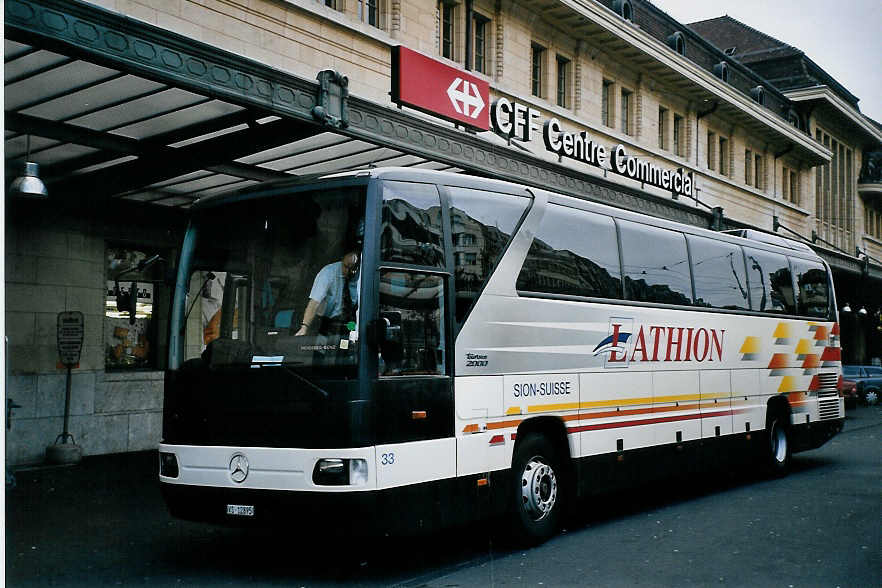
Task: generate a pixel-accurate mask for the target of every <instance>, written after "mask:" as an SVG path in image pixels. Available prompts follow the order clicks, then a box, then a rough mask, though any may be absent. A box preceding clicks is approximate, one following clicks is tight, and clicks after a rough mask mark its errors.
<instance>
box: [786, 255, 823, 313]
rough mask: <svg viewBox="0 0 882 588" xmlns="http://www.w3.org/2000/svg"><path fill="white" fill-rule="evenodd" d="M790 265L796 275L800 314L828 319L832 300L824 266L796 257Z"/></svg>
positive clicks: (791, 259)
mask: <svg viewBox="0 0 882 588" xmlns="http://www.w3.org/2000/svg"><path fill="white" fill-rule="evenodd" d="M790 265H791V266H792V267H793V273H794V274H796V276H795V277H796V287H797V288H798V292H797V297H798V303H799V314H802V315H806V316H811V317H817V318H827V317H828V316H829V314H830V300H829V294H828V286H827V271H826V270H825V269H824V265H823V264H820V263H818V262H815V261H807V260H805V259H797V258H794V257H792V258H790Z"/></svg>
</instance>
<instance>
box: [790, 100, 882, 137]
mask: <svg viewBox="0 0 882 588" xmlns="http://www.w3.org/2000/svg"><path fill="white" fill-rule="evenodd" d="M784 95H785V96H787V98H789V99H790V100H792V101H793V102H806V101H811V100H824V101H826V102H828V103H829V104H830V105H831V106H833V108H835V109H836V110H837V111H839V112H840V113H841V114H843V115H844V116H845V117H846V118H847V119H848V120H850V121H851V122H852V123H854V125H855V127H857V128H858V129H859V130H861V131H863V132H864V133H865V134H866V135H867V136H869V137H870V138H871V139H873V140H874V141H876V142H878V143H880V144H882V130H880V129H879V128H877V127H876V126H874V125H873V124H872V123H871V122H870V121H868V120H867V119H866V117H865V116H864V115H863V114H861V113H860V112H859V111H858V110H856V109H855V108H854V107H852V105H851V104H849V103H848V102H846V101H845V100H843V99H842V98H840V97H839V96H838V95H837V94H836V93H835V92H834V91H833V90H831V89H830V87H829V86H815V87H813V88H803V89H801V90H788V91H786V92H784Z"/></svg>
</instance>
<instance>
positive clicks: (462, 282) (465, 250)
mask: <svg viewBox="0 0 882 588" xmlns="http://www.w3.org/2000/svg"><path fill="white" fill-rule="evenodd" d="M447 190H448V193H449V195H450V219H451V224H452V229H451V235H452V237H453V263H454V266H455V268H456V269H455V277H456V320H457V321H458V322H460V323H461V322H462V321H463V320H465V317H466V314H467V313H468V311H469V309H470V308H471V306H472V303H473V302H474V301H475V300H476V299H477V297H478V293H479V292H480V291H481V288H482V287H483V286H484V284H485V283H486V282H487V279H488V278H489V277H490V273H491V272H492V271H493V268H494V267H495V266H496V262H497V261H498V260H499V256H500V255H501V254H502V252H503V250H504V249H505V247H506V245H508V242H509V241H510V240H511V236H512V234H514V231H515V228H516V227H517V225H518V222H519V221H520V219H521V217H522V216H523V215H524V211H526V210H527V206H529V204H530V200H529V199H528V198H524V197H521V196H513V195H510V194H499V193H493V192H484V191H481V190H471V189H467V188H455V187H448V188H447Z"/></svg>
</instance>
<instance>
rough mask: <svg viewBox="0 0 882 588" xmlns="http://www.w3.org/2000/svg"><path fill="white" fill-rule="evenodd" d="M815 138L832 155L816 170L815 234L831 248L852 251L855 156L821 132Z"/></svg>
mask: <svg viewBox="0 0 882 588" xmlns="http://www.w3.org/2000/svg"><path fill="white" fill-rule="evenodd" d="M815 138H816V139H817V141H818V143H821V144H823V145H824V147H826V148H827V149H829V150H830V151H831V153H832V155H833V157H832V159H831V160H830V163H828V164H826V165H823V166H819V167H816V168H815V181H816V184H815V193H816V198H817V201H816V202H815V210H816V216H817V218H816V222H817V227H818V228H817V231H818V234H819V235H820V236H821V238H822V239H825V240H826V241H828V242H830V243H832V244H833V245H834V246H836V247H839V248H840V249H844V250H846V251H852V250H853V247H854V245H855V238H854V228H855V221H854V207H855V188H856V186H855V177H854V169H853V166H854V153H853V151H852V149H851V148H850V147H848V146H847V145H845V144H844V143H842V142H840V141H838V140H837V139H835V138H834V137H832V136H830V135H829V134H827V133H826V132H824V131H822V130H821V129H818V130H816V135H815Z"/></svg>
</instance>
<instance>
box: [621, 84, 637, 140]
mask: <svg viewBox="0 0 882 588" xmlns="http://www.w3.org/2000/svg"><path fill="white" fill-rule="evenodd" d="M633 95H634V93H633V92H631V91H630V90H626V89H624V88H622V124H621V130H622V132H623V133H624V134H626V135H630V134H631V117H632V114H631V111H632V105H631V97H632V96H633Z"/></svg>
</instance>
